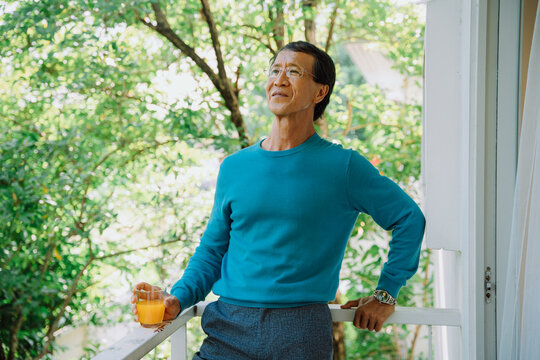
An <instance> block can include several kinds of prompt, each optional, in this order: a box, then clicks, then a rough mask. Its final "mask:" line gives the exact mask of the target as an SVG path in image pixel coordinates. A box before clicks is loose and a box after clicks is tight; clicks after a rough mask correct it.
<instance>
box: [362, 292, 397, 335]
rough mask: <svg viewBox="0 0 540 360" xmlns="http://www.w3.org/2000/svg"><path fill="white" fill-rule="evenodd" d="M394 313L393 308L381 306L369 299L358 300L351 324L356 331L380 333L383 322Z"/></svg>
mask: <svg viewBox="0 0 540 360" xmlns="http://www.w3.org/2000/svg"><path fill="white" fill-rule="evenodd" d="M393 312H394V306H392V305H386V304H381V303H379V302H377V301H376V300H373V299H371V298H370V297H367V298H363V299H359V306H358V308H357V309H356V312H355V314H354V320H353V324H354V326H355V327H357V328H358V329H367V330H369V331H377V332H379V331H381V329H382V327H383V325H384V322H385V321H386V319H388V317H389V316H390V315H391V314H392V313H393Z"/></svg>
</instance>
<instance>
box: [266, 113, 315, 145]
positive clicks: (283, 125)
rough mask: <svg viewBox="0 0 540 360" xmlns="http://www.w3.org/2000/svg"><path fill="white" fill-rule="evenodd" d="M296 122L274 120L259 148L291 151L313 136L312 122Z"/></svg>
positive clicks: (280, 119)
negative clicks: (268, 133)
mask: <svg viewBox="0 0 540 360" xmlns="http://www.w3.org/2000/svg"><path fill="white" fill-rule="evenodd" d="M308 120H309V121H307V120H305V121H296V120H292V119H290V118H285V117H278V116H276V117H275V118H274V123H273V124H272V130H271V131H270V135H269V136H268V137H267V138H266V139H265V140H264V141H263V143H262V144H261V146H262V147H263V149H265V150H269V151H282V150H287V149H292V148H294V147H296V146H298V145H300V144H302V143H303V142H304V141H306V140H307V139H309V138H310V137H311V136H312V135H313V134H315V126H314V125H313V120H311V118H310V119H308Z"/></svg>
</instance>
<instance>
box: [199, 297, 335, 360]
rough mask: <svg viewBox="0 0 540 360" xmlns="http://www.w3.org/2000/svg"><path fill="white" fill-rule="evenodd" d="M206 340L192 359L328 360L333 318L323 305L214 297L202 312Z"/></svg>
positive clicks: (331, 351) (330, 352)
mask: <svg viewBox="0 0 540 360" xmlns="http://www.w3.org/2000/svg"><path fill="white" fill-rule="evenodd" d="M201 325H202V328H203V330H204V332H205V333H206V335H207V338H206V339H205V340H204V342H203V344H202V345H201V348H200V351H199V352H198V353H197V354H195V356H194V357H193V359H194V360H243V359H250V360H251V359H253V360H259V359H260V360H262V359H264V360H267V359H280V360H293V359H294V360H330V359H332V353H333V349H332V317H331V315H330V310H329V309H328V305H327V304H312V305H306V306H299V307H293V308H277V309H274V308H252V307H243V306H237V305H231V304H227V303H225V302H223V301H219V300H218V301H216V302H212V303H210V304H208V305H207V306H206V309H205V310H204V313H203V316H202V319H201Z"/></svg>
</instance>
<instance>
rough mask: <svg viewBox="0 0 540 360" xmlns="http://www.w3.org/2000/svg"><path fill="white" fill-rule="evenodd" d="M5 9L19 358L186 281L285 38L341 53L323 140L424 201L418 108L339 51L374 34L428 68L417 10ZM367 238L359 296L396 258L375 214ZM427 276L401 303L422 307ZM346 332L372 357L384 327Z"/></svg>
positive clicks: (361, 239) (364, 223) (352, 272)
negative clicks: (375, 332)
mask: <svg viewBox="0 0 540 360" xmlns="http://www.w3.org/2000/svg"><path fill="white" fill-rule="evenodd" d="M0 14H2V15H1V18H0V34H2V35H0V59H1V62H0V73H2V78H1V79H0V114H2V115H1V121H0V246H1V248H2V251H1V252H0V264H1V266H0V273H1V276H0V288H1V292H0V308H1V312H0V314H1V315H0V325H1V326H0V341H1V350H2V351H3V352H5V353H6V358H10V359H14V358H23V359H24V358H41V357H49V358H50V357H51V356H52V354H53V353H54V351H55V350H56V349H55V342H54V340H55V334H56V333H57V331H58V330H59V329H61V328H63V327H66V326H68V325H69V326H77V325H79V324H82V323H93V324H103V323H106V322H107V321H115V322H116V321H122V320H127V319H129V311H128V306H127V304H125V302H124V304H123V305H121V304H118V303H119V302H115V301H113V300H112V299H113V298H115V297H116V296H119V295H118V294H119V292H118V291H116V292H115V291H112V292H111V290H110V289H111V287H114V286H116V287H118V285H117V284H119V283H120V284H122V287H123V291H126V290H127V291H129V287H130V286H131V285H130V284H133V283H134V282H135V281H136V279H141V278H145V279H148V280H150V281H155V282H157V283H162V284H169V285H170V283H171V282H174V281H175V280H176V279H177V278H178V276H179V275H180V272H181V271H179V269H182V268H184V267H185V265H186V262H187V259H188V258H189V256H190V255H191V254H192V252H193V250H194V248H195V246H196V244H197V241H198V238H199V237H200V234H201V233H202V229H203V228H204V224H205V221H206V218H207V216H208V214H209V207H210V206H211V199H212V195H211V194H212V191H213V180H208V179H215V169H216V167H217V166H216V165H217V160H218V159H220V158H223V157H224V156H225V155H226V154H229V153H231V152H234V151H236V150H237V149H239V148H240V147H242V146H246V145H247V144H250V143H253V142H255V141H256V140H257V139H259V138H260V137H261V136H263V135H265V134H266V133H267V132H268V130H269V128H270V124H271V114H270V113H269V111H268V110H267V109H266V105H265V95H264V81H265V80H264V74H263V69H264V68H265V67H266V65H267V63H268V59H269V58H270V57H271V56H272V54H274V53H275V52H276V51H277V50H278V48H279V47H280V46H281V45H282V44H283V43H286V42H289V41H291V40H295V39H303V38H306V37H307V36H309V37H311V41H314V42H317V43H318V44H319V45H320V46H321V47H323V48H327V49H328V51H329V52H330V54H331V55H332V56H333V57H334V58H335V59H336V64H337V67H338V82H337V84H336V87H335V92H334V95H333V98H332V101H331V104H330V106H329V107H328V110H327V113H326V116H325V119H324V120H325V122H323V123H321V124H319V125H320V126H321V132H322V133H324V134H325V135H326V136H327V137H328V138H330V139H333V140H334V141H338V142H341V143H342V144H343V145H344V146H345V147H352V148H355V149H357V150H359V151H360V152H361V153H363V154H364V155H365V156H366V157H368V159H369V160H371V161H372V162H373V163H374V164H376V165H377V166H378V167H379V168H380V170H381V171H382V172H383V173H384V174H385V175H388V176H390V177H391V178H392V179H394V180H395V181H398V182H399V183H400V184H401V185H402V186H403V187H404V188H406V189H407V191H408V192H409V193H412V194H417V188H416V187H417V184H418V178H419V171H420V163H419V159H420V156H419V154H420V148H419V146H420V137H421V129H420V119H421V109H420V106H419V105H418V104H400V103H395V102H392V101H389V100H387V99H386V98H385V96H384V93H383V92H382V91H381V90H380V89H378V88H375V87H373V86H371V85H369V84H367V83H365V81H364V79H363V78H362V77H361V76H359V74H358V72H357V70H355V68H354V65H353V64H352V62H351V61H350V59H348V57H347V55H346V53H345V50H344V47H343V44H344V43H346V42H350V41H356V40H367V41H377V42H378V43H380V44H381V45H382V46H383V47H384V48H385V49H386V51H387V53H388V56H389V57H390V58H391V59H393V60H394V64H395V67H396V69H398V70H399V71H400V72H401V73H403V74H404V75H407V76H418V75H419V74H421V72H422V68H421V64H422V61H421V59H422V53H421V52H422V43H423V39H422V36H423V25H422V20H421V16H420V15H419V14H418V11H417V9H416V8H414V7H413V6H412V5H399V6H398V5H396V4H394V3H393V2H392V1H390V0H387V1H375V0H365V1H361V2H344V1H331V0H319V1H300V0H291V1H269V0H259V1H256V2H249V1H247V0H242V1H234V2H232V1H224V0H223V1H212V2H211V4H210V3H209V2H207V1H204V0H201V1H196V0H166V1H165V0H163V1H159V2H150V1H143V0H129V1H121V0H70V1H68V0H60V1H57V0H55V1H53V0H43V1H4V2H2V3H0ZM162 16H165V19H166V23H164V22H163V17H162ZM164 24H168V28H167V27H166V26H164ZM190 51H192V52H190ZM205 164H206V165H205ZM354 234H355V236H354V237H353V239H352V240H351V246H350V247H349V248H348V250H347V255H346V259H345V262H344V270H343V274H342V278H343V280H344V282H345V283H349V284H356V285H357V286H355V287H353V286H349V288H348V291H347V293H346V294H345V296H346V297H347V298H354V297H357V296H359V295H360V294H365V293H366V292H367V291H368V289H371V288H372V285H373V283H374V282H375V281H376V278H377V276H378V271H380V265H381V261H382V259H384V258H385V256H386V253H385V251H384V248H385V247H386V243H385V242H386V241H387V235H386V234H381V233H380V231H379V230H378V229H377V226H376V225H375V224H374V223H373V222H372V221H371V220H370V219H369V218H367V217H365V216H360V218H359V220H358V222H357V225H356V227H355V230H354ZM374 244H378V245H380V247H377V246H373V245H374ZM426 256H427V255H426ZM358 259H361V260H362V261H358ZM424 259H426V258H424ZM422 282H423V280H422V279H421V278H418V276H417V278H416V279H413V281H412V282H411V285H412V286H410V287H407V288H405V289H403V290H402V293H401V295H400V299H399V300H400V301H401V302H402V303H404V304H410V305H413V304H418V303H421V302H422V300H419V299H418V298H416V297H415V296H414V295H413V294H414V293H418V292H419V291H420V292H421V291H423V290H419V289H420V288H423V287H422V286H421V285H422ZM413 289H414V290H413ZM120 293H121V291H120ZM397 331H398V333H399V334H400V335H399V336H402V337H406V336H407V335H408V334H409V333H410V331H409V330H406V329H405V330H404V329H399V330H397ZM354 334H356V336H355V335H354ZM347 336H348V345H349V350H348V351H349V356H353V357H354V356H357V357H362V356H363V355H362V354H364V355H365V354H370V351H372V350H371V347H364V344H366V343H369V341H371V339H372V338H371V337H372V335H371V334H369V333H367V332H351V331H349V332H348V333H347ZM384 336H385V334H383V336H381V340H380V341H382V342H384V343H385V344H387V345H388V346H390V344H394V345H393V346H394V349H395V341H393V340H392V339H390V337H391V336H390V335H388V338H385V337H384ZM392 336H393V335H392ZM352 339H355V341H351V340H352ZM354 344H356V346H355V345H354ZM94 351H95V350H94ZM352 354H356V355H352Z"/></svg>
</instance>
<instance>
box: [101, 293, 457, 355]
mask: <svg viewBox="0 0 540 360" xmlns="http://www.w3.org/2000/svg"><path fill="white" fill-rule="evenodd" d="M207 304H208V302H200V303H198V304H197V305H195V306H192V307H190V308H188V309H186V310H184V311H182V313H181V314H180V316H178V317H177V318H176V319H175V320H174V321H173V322H171V323H170V324H168V325H167V326H165V327H164V328H163V330H162V331H161V332H155V330H153V329H145V328H142V327H140V328H137V329H135V330H134V331H133V332H131V333H129V334H128V335H126V336H125V337H124V338H123V339H121V340H120V341H118V342H117V343H116V344H114V345H112V346H111V347H109V348H107V349H105V350H104V351H103V352H101V353H99V354H98V355H97V356H95V357H94V358H93V360H120V359H123V360H139V359H141V358H142V357H143V356H144V355H146V354H148V353H149V352H150V351H152V350H153V349H154V348H155V347H156V346H158V345H159V344H161V343H162V342H163V341H165V340H166V339H167V338H169V337H170V338H171V360H186V358H187V353H186V351H187V338H186V336H187V333H186V324H187V322H188V321H189V320H190V319H192V318H193V317H195V316H201V315H202V313H203V312H204V309H205V307H206V305H207ZM328 306H329V307H330V312H331V313H332V320H333V321H352V320H353V318H354V312H355V309H341V308H340V305H339V304H330V305H328ZM386 323H389V324H411V325H427V326H428V337H429V355H428V356H429V358H430V359H431V357H432V354H433V349H432V338H431V336H432V335H431V334H432V331H431V330H432V326H458V327H459V326H461V316H460V312H459V310H457V309H436V308H409V307H399V306H397V307H396V311H395V312H394V313H393V314H392V315H391V316H390V317H389V318H388V320H387V321H386Z"/></svg>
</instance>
